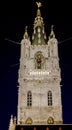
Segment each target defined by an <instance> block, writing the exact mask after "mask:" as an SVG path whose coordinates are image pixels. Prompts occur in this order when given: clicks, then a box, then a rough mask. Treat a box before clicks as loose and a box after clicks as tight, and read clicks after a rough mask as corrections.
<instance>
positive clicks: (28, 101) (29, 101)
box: [27, 91, 32, 106]
mask: <svg viewBox="0 0 72 130" xmlns="http://www.w3.org/2000/svg"><path fill="white" fill-rule="evenodd" d="M27 106H32V93H31V91H28V93H27Z"/></svg>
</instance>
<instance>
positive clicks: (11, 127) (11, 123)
mask: <svg viewBox="0 0 72 130" xmlns="http://www.w3.org/2000/svg"><path fill="white" fill-rule="evenodd" d="M13 127H14V124H13V115H11V119H10V124H9V130H13Z"/></svg>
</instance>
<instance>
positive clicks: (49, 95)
mask: <svg viewBox="0 0 72 130" xmlns="http://www.w3.org/2000/svg"><path fill="white" fill-rule="evenodd" d="M48 106H52V92H51V91H48Z"/></svg>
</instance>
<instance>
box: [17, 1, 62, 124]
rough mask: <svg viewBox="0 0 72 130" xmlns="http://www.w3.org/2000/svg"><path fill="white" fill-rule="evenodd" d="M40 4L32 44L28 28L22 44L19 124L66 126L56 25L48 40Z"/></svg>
mask: <svg viewBox="0 0 72 130" xmlns="http://www.w3.org/2000/svg"><path fill="white" fill-rule="evenodd" d="M37 5H38V9H37V15H36V18H35V20H34V28H33V33H32V42H31V41H30V38H29V35H28V32H27V27H26V28H25V33H24V36H23V39H22V41H21V56H20V68H19V77H18V82H19V88H18V116H17V124H18V125H20V124H22V125H28V124H32V125H41V124H42V125H47V124H62V104H61V86H60V82H61V74H60V67H59V57H58V41H57V39H56V38H55V34H54V31H53V26H51V33H50V36H49V39H48V40H47V37H46V33H45V28H44V22H43V18H42V17H41V11H40V6H41V3H40V2H39V3H37Z"/></svg>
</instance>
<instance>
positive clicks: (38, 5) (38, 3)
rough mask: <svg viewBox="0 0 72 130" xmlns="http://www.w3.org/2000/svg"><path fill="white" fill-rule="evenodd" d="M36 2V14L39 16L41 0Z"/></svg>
mask: <svg viewBox="0 0 72 130" xmlns="http://www.w3.org/2000/svg"><path fill="white" fill-rule="evenodd" d="M36 4H37V7H38V10H37V16H41V12H40V9H39V8H40V7H41V6H42V3H41V2H36Z"/></svg>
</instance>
